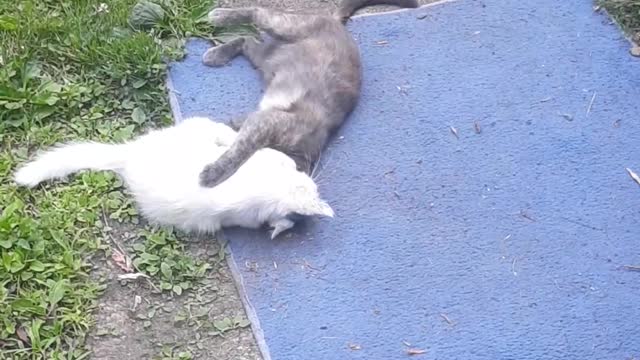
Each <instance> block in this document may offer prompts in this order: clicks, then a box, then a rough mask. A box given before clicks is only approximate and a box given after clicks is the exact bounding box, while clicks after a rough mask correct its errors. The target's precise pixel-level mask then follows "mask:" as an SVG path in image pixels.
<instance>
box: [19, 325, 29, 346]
mask: <svg viewBox="0 0 640 360" xmlns="http://www.w3.org/2000/svg"><path fill="white" fill-rule="evenodd" d="M16 336H17V337H18V339H20V340H22V342H23V343H25V344H27V345H30V344H31V340H30V339H29V335H27V332H26V331H25V330H24V328H23V327H19V328H18V330H16Z"/></svg>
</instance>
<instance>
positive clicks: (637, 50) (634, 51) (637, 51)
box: [629, 46, 640, 57]
mask: <svg viewBox="0 0 640 360" xmlns="http://www.w3.org/2000/svg"><path fill="white" fill-rule="evenodd" d="M629 52H630V53H631V55H633V56H635V57H640V46H634V47H632V48H631V49H629Z"/></svg>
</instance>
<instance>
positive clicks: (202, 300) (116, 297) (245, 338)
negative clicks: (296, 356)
mask: <svg viewBox="0 0 640 360" xmlns="http://www.w3.org/2000/svg"><path fill="white" fill-rule="evenodd" d="M121 233H122V237H121V238H122V239H121V240H120V241H122V242H123V243H125V244H126V242H127V240H130V239H128V238H129V237H130V236H129V233H128V232H127V231H122V232H121ZM129 245H130V244H129ZM188 249H189V252H190V253H191V254H192V255H193V256H194V257H197V258H200V259H206V260H207V261H208V262H209V263H211V264H215V265H214V267H213V270H211V271H210V272H209V273H208V274H207V276H206V278H205V279H204V280H203V282H202V284H201V285H199V286H197V287H196V288H195V289H194V290H192V291H189V292H185V293H183V294H182V295H180V296H176V295H175V294H173V295H171V294H167V293H166V292H165V293H163V294H161V293H158V291H156V290H154V289H153V287H152V286H151V285H150V284H149V282H147V281H146V280H144V279H138V280H135V281H126V282H122V281H120V280H118V278H117V276H118V275H119V274H121V271H120V270H119V269H117V268H116V267H115V266H114V265H113V264H112V262H111V261H105V260H98V261H97V262H95V263H96V268H98V270H97V271H96V275H97V276H99V277H101V278H102V279H103V280H104V281H105V283H106V284H107V289H106V290H105V293H104V295H103V297H102V298H101V300H100V303H99V305H98V309H97V311H96V316H95V320H96V324H95V327H94V329H93V331H92V333H91V335H90V337H89V339H88V346H89V348H90V350H91V351H92V359H100V360H102V359H104V360H112V359H220V360H223V359H237V360H258V359H261V357H260V355H259V351H258V349H257V347H256V345H255V340H254V339H253V335H252V333H251V329H250V327H249V326H248V322H247V321H246V316H245V313H244V309H243V307H242V303H241V302H240V299H239V297H238V293H237V291H236V288H235V285H234V282H233V279H232V278H231V275H230V274H229V271H228V269H227V267H226V264H225V263H224V260H223V259H220V252H219V250H220V246H219V244H218V243H217V241H215V240H214V239H211V238H193V239H189V240H188ZM216 325H217V327H216ZM234 327H237V328H235V329H231V328H234ZM221 330H222V331H221Z"/></svg>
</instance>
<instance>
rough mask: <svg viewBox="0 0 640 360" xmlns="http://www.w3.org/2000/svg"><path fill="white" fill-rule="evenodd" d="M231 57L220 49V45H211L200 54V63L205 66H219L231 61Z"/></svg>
mask: <svg viewBox="0 0 640 360" xmlns="http://www.w3.org/2000/svg"><path fill="white" fill-rule="evenodd" d="M231 59H232V57H229V55H228V54H226V53H225V52H224V51H220V47H219V46H218V47H212V48H210V49H209V50H207V51H206V52H205V53H204V54H203V55H202V63H203V64H205V65H207V66H213V67H220V66H224V65H226V64H228V63H229V61H231Z"/></svg>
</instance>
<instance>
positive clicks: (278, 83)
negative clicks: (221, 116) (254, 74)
mask: <svg viewBox="0 0 640 360" xmlns="http://www.w3.org/2000/svg"><path fill="white" fill-rule="evenodd" d="M378 4H389V5H397V6H400V7H417V6H418V3H417V1H416V0H342V2H341V4H340V6H339V7H338V9H337V11H336V12H335V13H334V14H332V15H314V14H299V13H289V12H281V11H276V10H270V9H266V8H260V7H252V8H239V9H225V8H219V9H214V10H212V11H211V12H210V13H209V20H210V21H211V22H212V23H213V24H214V25H218V26H230V25H238V24H248V23H251V24H254V25H256V26H257V27H258V28H259V29H260V30H262V31H264V32H266V33H267V35H269V36H270V37H271V38H272V39H271V40H272V41H265V40H261V41H259V40H255V39H253V38H248V37H241V38H237V39H234V40H231V41H230V42H228V43H226V44H223V45H219V46H216V47H213V48H211V49H209V50H208V51H207V52H206V53H205V54H204V56H203V62H204V63H205V64H206V65H209V66H222V65H225V64H226V63H228V62H229V61H230V60H231V59H233V58H234V57H236V56H238V55H240V54H242V55H244V56H245V57H246V58H247V59H248V60H249V61H250V62H251V64H252V65H253V66H254V67H255V68H257V69H258V71H260V74H261V75H262V78H263V81H264V83H265V92H264V96H263V98H262V101H261V103H260V107H259V109H258V110H257V111H255V112H253V113H250V114H249V115H247V116H246V117H242V118H238V119H236V120H235V121H234V122H233V124H232V126H233V127H235V128H236V129H238V128H239V129H240V131H239V134H238V137H237V139H236V141H235V143H234V144H233V145H232V146H231V147H230V148H229V149H228V150H227V152H225V153H224V154H223V155H222V156H221V157H220V158H219V159H218V160H217V161H216V162H214V163H212V164H209V165H207V166H206V167H205V169H204V170H203V171H202V172H201V173H200V184H201V185H202V186H206V187H213V186H216V185H218V184H220V183H222V182H223V181H225V180H226V179H227V178H229V177H230V176H231V175H233V174H234V173H235V172H236V171H237V170H238V168H240V166H242V164H243V163H244V162H245V161H247V159H249V158H250V157H251V155H252V154H253V153H255V152H256V151H257V150H258V149H260V148H264V147H271V148H273V149H276V150H279V151H281V152H284V153H285V154H287V155H289V156H290V157H291V158H293V159H294V161H295V162H296V166H297V167H298V170H300V171H304V172H307V173H309V172H310V171H311V168H312V167H313V165H314V163H315V162H316V161H317V159H318V157H319V156H320V152H321V151H322V149H323V148H324V145H325V144H326V142H327V140H328V138H329V136H330V135H331V134H332V133H333V131H334V130H336V129H337V128H338V127H339V126H340V125H341V124H342V123H343V122H344V120H345V119H346V117H347V116H348V115H349V113H351V111H352V110H353V109H354V107H355V105H356V102H357V101H358V97H359V95H360V87H361V65H360V54H359V51H358V47H357V45H356V43H355V41H354V40H353V39H352V37H351V35H350V34H349V32H348V31H347V29H346V28H345V26H344V22H346V20H347V19H348V18H349V17H350V16H351V15H352V14H353V13H354V12H355V11H356V10H357V9H359V8H361V7H364V6H368V5H378Z"/></svg>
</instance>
